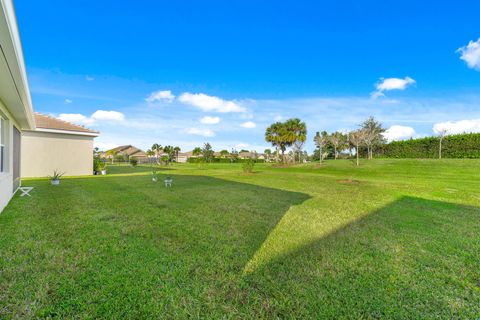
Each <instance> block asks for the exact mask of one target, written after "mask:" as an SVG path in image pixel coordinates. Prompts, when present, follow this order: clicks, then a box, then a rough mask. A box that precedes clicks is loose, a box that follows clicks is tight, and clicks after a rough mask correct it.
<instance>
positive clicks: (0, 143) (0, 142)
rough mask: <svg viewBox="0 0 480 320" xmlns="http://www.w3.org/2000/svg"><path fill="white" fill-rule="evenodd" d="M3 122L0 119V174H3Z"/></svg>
mask: <svg viewBox="0 0 480 320" xmlns="http://www.w3.org/2000/svg"><path fill="white" fill-rule="evenodd" d="M4 166H5V121H4V120H3V119H2V118H1V117H0V172H5V168H4Z"/></svg>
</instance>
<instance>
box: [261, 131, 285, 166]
mask: <svg viewBox="0 0 480 320" xmlns="http://www.w3.org/2000/svg"><path fill="white" fill-rule="evenodd" d="M285 137H286V132H285V125H284V124H283V123H281V122H275V123H273V124H272V125H270V127H268V128H267V129H266V131H265V140H266V141H267V142H270V143H271V144H272V146H274V147H276V148H278V149H280V151H281V152H282V160H285V157H284V156H285V150H286V149H287V143H286V141H285Z"/></svg>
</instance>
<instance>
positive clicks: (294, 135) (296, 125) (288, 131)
mask: <svg viewBox="0 0 480 320" xmlns="http://www.w3.org/2000/svg"><path fill="white" fill-rule="evenodd" d="M284 126H285V140H286V142H287V145H288V146H291V145H296V146H302V145H303V143H305V140H307V126H306V124H305V122H302V121H301V120H300V119H298V118H293V119H289V120H287V121H285V124H284ZM293 159H294V161H295V157H294V158H293Z"/></svg>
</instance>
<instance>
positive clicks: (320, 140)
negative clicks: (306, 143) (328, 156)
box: [313, 131, 328, 163]
mask: <svg viewBox="0 0 480 320" xmlns="http://www.w3.org/2000/svg"><path fill="white" fill-rule="evenodd" d="M313 141H314V142H315V145H316V146H317V148H318V151H319V161H320V163H322V161H323V148H324V147H325V145H326V144H327V141H328V134H327V132H326V131H322V133H320V132H318V131H317V133H316V134H315V137H314V138H313Z"/></svg>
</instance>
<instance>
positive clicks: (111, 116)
mask: <svg viewBox="0 0 480 320" xmlns="http://www.w3.org/2000/svg"><path fill="white" fill-rule="evenodd" d="M90 118H91V119H92V120H94V121H123V120H125V115H124V114H123V113H121V112H118V111H105V110H97V111H95V112H94V113H93V114H92V115H91V116H90Z"/></svg>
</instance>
